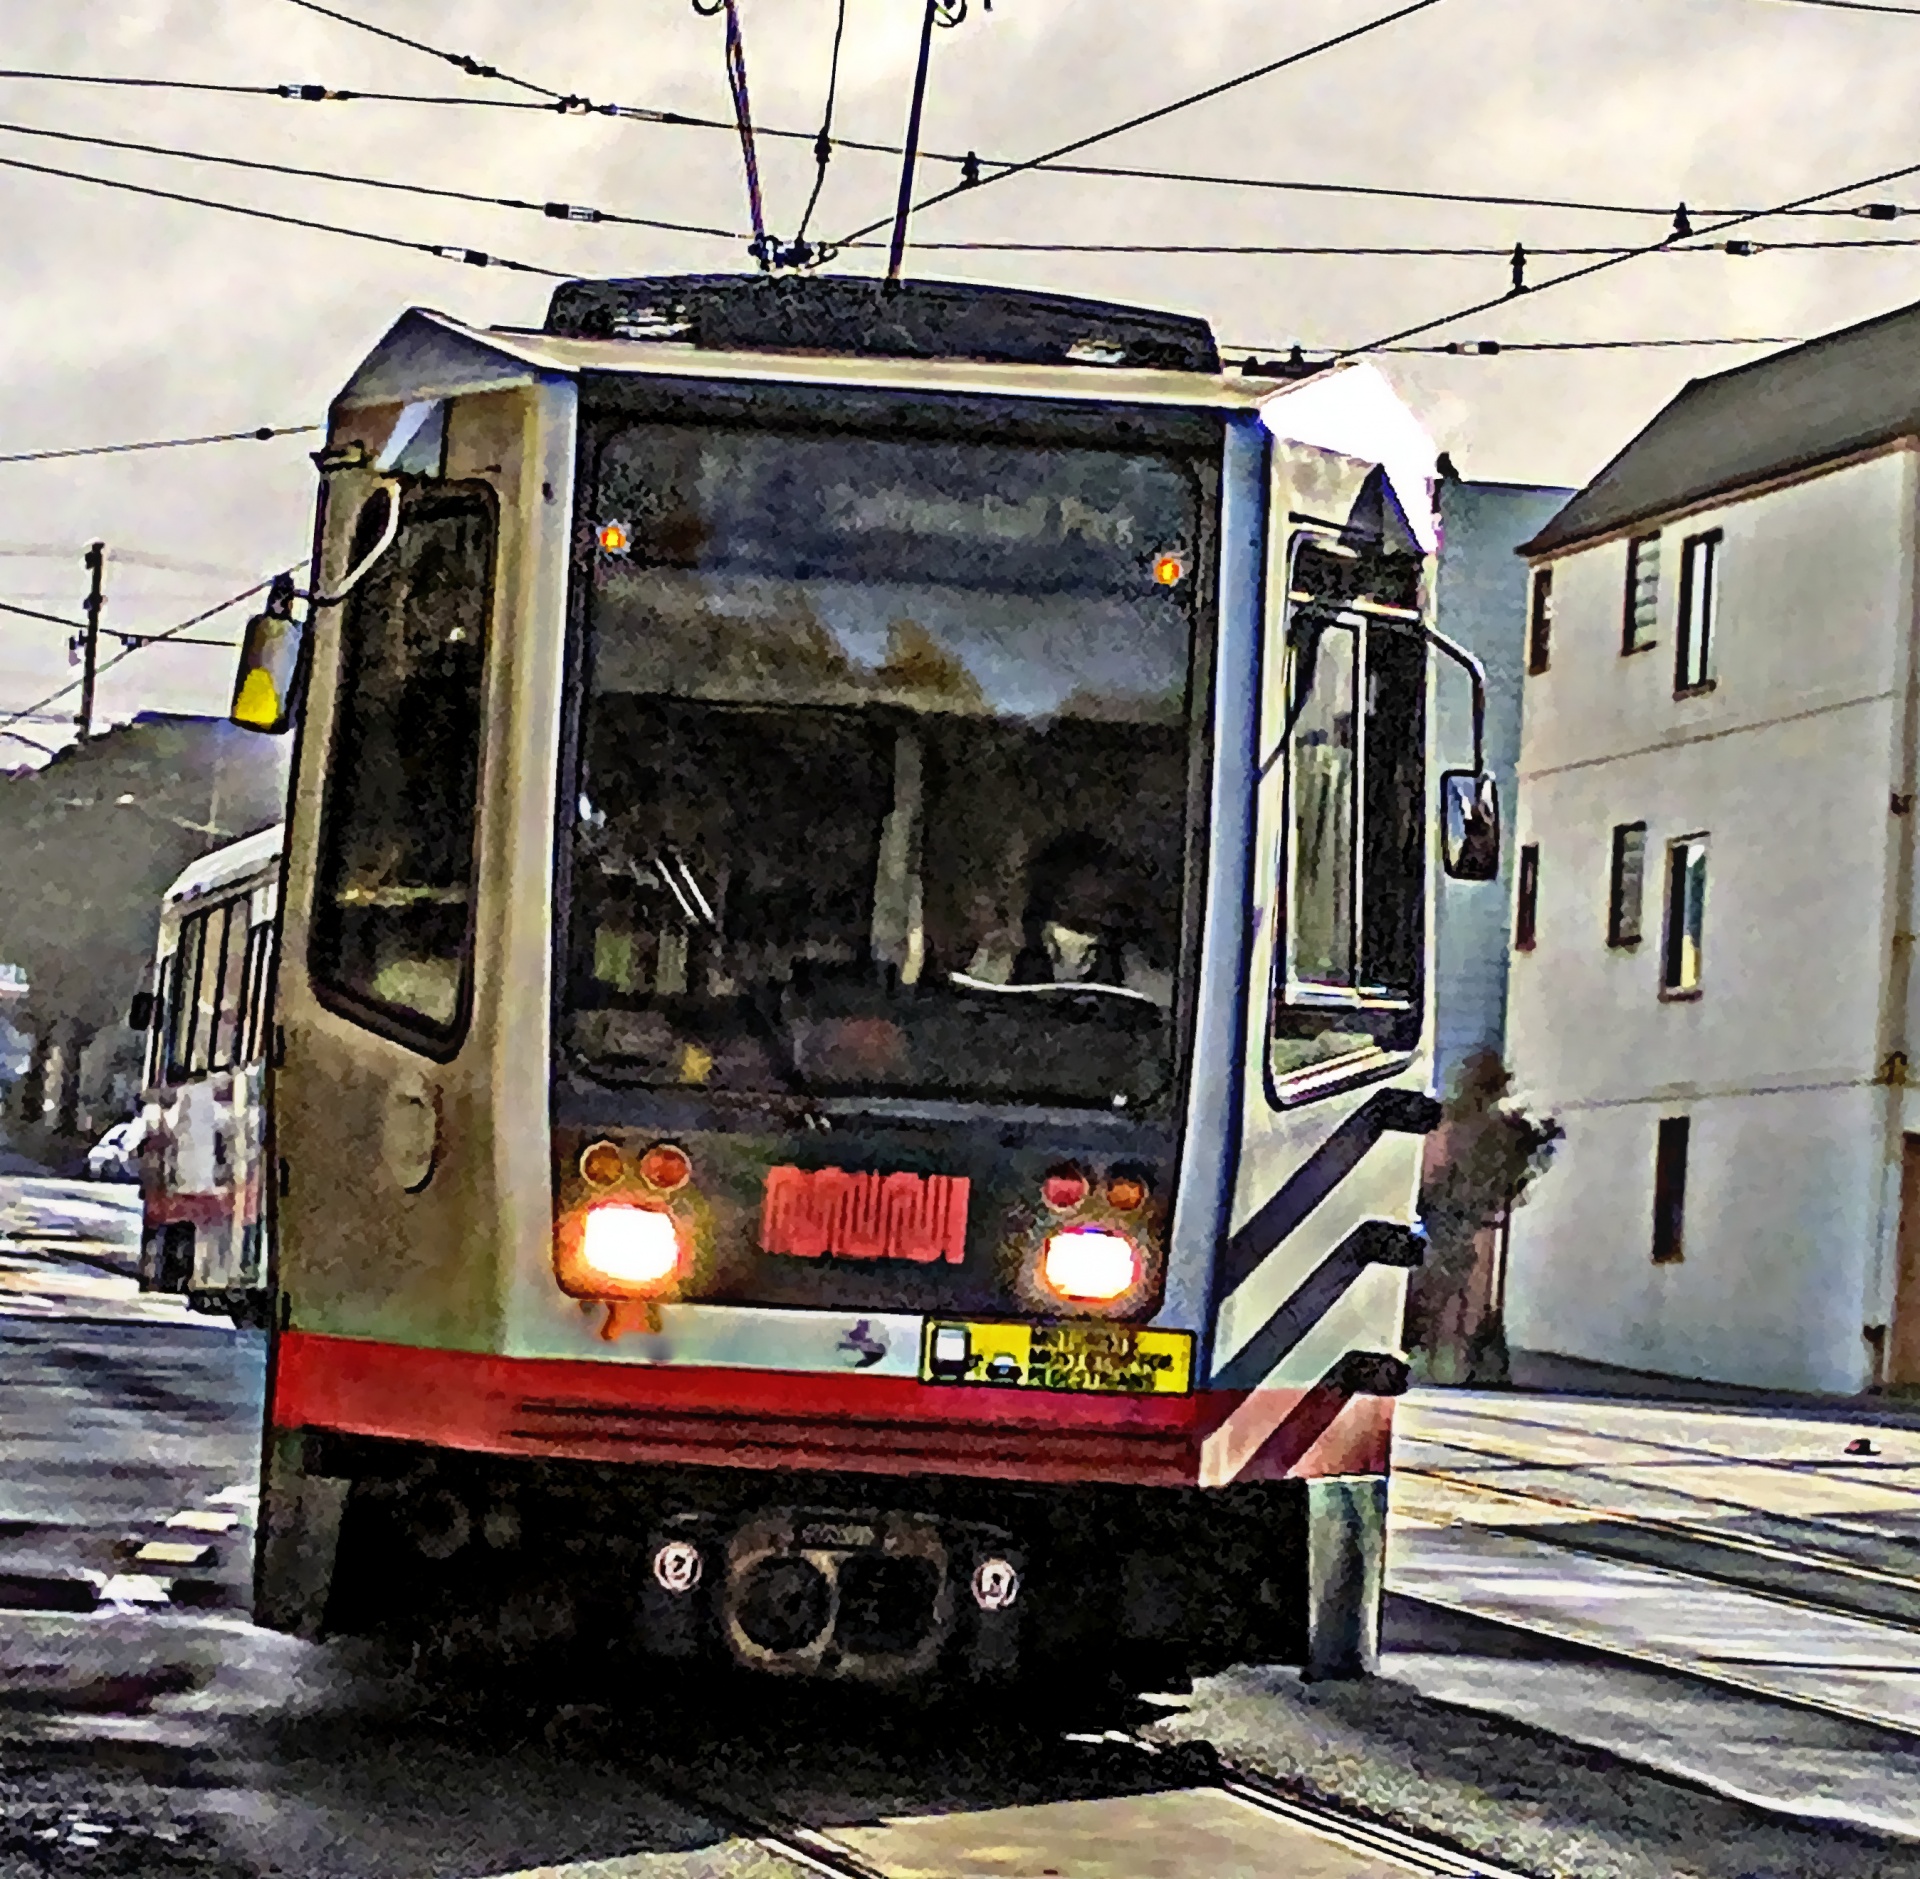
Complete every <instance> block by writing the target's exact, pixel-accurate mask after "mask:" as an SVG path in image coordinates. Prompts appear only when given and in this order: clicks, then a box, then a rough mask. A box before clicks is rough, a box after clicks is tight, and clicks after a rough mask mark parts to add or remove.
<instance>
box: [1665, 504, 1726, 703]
mask: <svg viewBox="0 0 1920 1879" xmlns="http://www.w3.org/2000/svg"><path fill="white" fill-rule="evenodd" d="M1719 573H1720V531H1719V530H1718V529H1713V530H1712V531H1710V532H1709V533H1707V534H1705V535H1692V536H1689V537H1688V538H1687V540H1686V542H1685V543H1684V544H1683V545H1682V547H1681V550H1680V631H1679V636H1678V639H1677V641H1676V643H1675V646H1674V660H1673V689H1674V690H1675V691H1676V692H1697V691H1704V690H1705V689H1706V688H1707V687H1708V686H1710V685H1711V684H1712V683H1713V630H1714V625H1715V620H1714V615H1715V614H1716V612H1717V611H1718V600H1719Z"/></svg>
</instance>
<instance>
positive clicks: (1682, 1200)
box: [1653, 1116, 1691, 1266]
mask: <svg viewBox="0 0 1920 1879" xmlns="http://www.w3.org/2000/svg"><path fill="white" fill-rule="evenodd" d="M1690 1122H1691V1118H1690V1117H1687V1116H1662V1117H1661V1118H1660V1139H1659V1142H1658V1145H1657V1146H1656V1147H1655V1149H1654V1152H1653V1263H1654V1264H1655V1265H1656V1266H1672V1265H1678V1264H1679V1262H1680V1260H1681V1258H1682V1257H1683V1256H1684V1249H1685V1246H1686V1231H1685V1229H1686V1218H1687V1135H1688V1131H1689V1124H1690Z"/></svg>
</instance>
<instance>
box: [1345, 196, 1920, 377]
mask: <svg viewBox="0 0 1920 1879" xmlns="http://www.w3.org/2000/svg"><path fill="white" fill-rule="evenodd" d="M1916 174H1920V163H1908V164H1903V165H1902V166H1901V167H1900V168H1899V169H1897V170H1883V171H1881V172H1879V173H1878V174H1877V175H1874V176H1867V177H1863V178H1861V179H1860V180H1859V181H1857V182H1851V183H1841V184H1838V185H1837V186H1836V187H1834V188H1832V189H1821V190H1816V191H1814V192H1813V193H1812V194H1811V195H1807V196H1800V197H1797V198H1795V199H1794V200H1793V201H1791V202H1786V203H1782V204H1780V205H1779V206H1778V208H1775V209H1755V210H1753V211H1751V212H1750V213H1747V214H1742V215H1736V216H1729V217H1727V218H1726V219H1724V220H1722V221H1719V222H1716V223H1714V224H1713V225H1712V226H1710V227H1707V228H1702V229H1699V230H1697V231H1696V233H1697V234H1698V235H1700V236H1702V237H1707V236H1713V235H1718V234H1722V233H1724V232H1725V231H1726V230H1727V229H1729V228H1737V227H1739V226H1741V225H1742V224H1743V223H1746V222H1757V221H1759V220H1761V219H1762V218H1763V217H1766V216H1770V215H1775V214H1779V213H1782V212H1784V211H1786V210H1789V209H1796V208H1805V207H1807V206H1809V205H1811V204H1814V203H1820V202H1830V201H1831V200H1832V199H1833V198H1834V197H1835V196H1848V195H1852V194H1853V193H1854V192H1855V191H1856V190H1860V189H1872V188H1875V187H1876V186H1878V185H1879V184H1881V183H1892V182H1898V181H1899V180H1900V179H1901V178H1903V177H1907V176H1913V175H1916ZM1671 246H1672V243H1671V242H1651V243H1649V244H1648V245H1647V246H1645V247H1643V248H1634V249H1630V250H1628V252H1627V253H1625V254H1617V255H1608V256H1606V257H1605V258H1604V259H1602V260H1598V261H1589V262H1588V263H1587V264H1586V265H1585V266H1584V267H1577V268H1569V269H1568V270H1567V271H1566V273H1564V274H1556V275H1554V276H1553V277H1552V278H1551V279H1549V280H1544V281H1537V282H1535V283H1534V284H1533V285H1532V286H1530V287H1527V288H1524V289H1518V290H1516V291H1514V292H1510V293H1506V294H1502V295H1500V296H1498V297H1497V298H1495V299H1490V300H1480V301H1476V302H1475V303H1474V304H1473V305H1472V306H1468V307H1458V308H1456V309H1455V310H1454V311H1453V312H1451V313H1442V314H1438V315H1436V316H1435V317H1434V318H1433V319H1430V320H1421V321H1419V322H1418V323H1417V324H1415V325H1413V326H1404V327H1402V328H1400V329H1399V331H1397V332H1392V333H1383V334H1382V335H1381V336H1380V337H1379V338H1378V339H1373V340H1369V341H1368V342H1367V343H1366V344H1365V345H1363V346H1350V347H1347V348H1346V349H1344V350H1343V351H1342V352H1340V353H1339V354H1337V355H1336V356H1337V357H1340V358H1352V357H1353V356H1355V355H1356V354H1358V353H1362V352H1379V351H1381V350H1382V349H1383V348H1385V347H1388V346H1392V345H1397V344H1398V343H1399V342H1400V341H1402V340H1406V339H1417V338H1419V336H1420V335H1421V334H1422V333H1430V332H1432V331H1433V330H1434V328H1435V327H1438V326H1450V325H1452V324H1453V322H1454V321H1455V320H1465V319H1471V318H1472V316H1473V315H1474V314H1476V313H1487V312H1490V311H1491V310H1492V309H1493V308H1495V307H1499V306H1505V305H1507V304H1508V303H1510V302H1511V301H1514V300H1517V299H1525V298H1531V297H1532V296H1533V295H1536V294H1541V293H1544V292H1546V290H1547V289H1548V288H1550V287H1564V286H1566V285H1567V283H1568V282H1570V281H1577V280H1584V279H1586V278H1587V276H1588V275H1590V274H1599V273H1603V272H1605V271H1606V270H1607V269H1608V268H1616V267H1621V266H1623V265H1624V264H1625V263H1627V262H1629V261H1636V260H1639V259H1640V258H1641V257H1643V256H1645V255H1649V254H1659V253H1660V252H1662V250H1664V249H1666V248H1669V247H1671Z"/></svg>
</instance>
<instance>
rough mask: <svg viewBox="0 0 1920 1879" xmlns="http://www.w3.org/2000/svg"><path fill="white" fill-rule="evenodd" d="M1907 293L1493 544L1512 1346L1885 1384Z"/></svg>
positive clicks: (1909, 745) (1891, 1275)
mask: <svg viewBox="0 0 1920 1879" xmlns="http://www.w3.org/2000/svg"><path fill="white" fill-rule="evenodd" d="M1917 453H1920V307H1916V308H1911V309H1907V310H1904V311H1901V312H1898V313H1894V314H1890V315H1887V316H1885V317H1883V318H1881V319H1878V320H1874V321H1870V322H1868V323H1867V324H1865V325H1862V326H1858V327H1854V328H1851V329H1849V330H1847V331H1844V332H1841V333H1836V334H1832V335H1829V336H1828V337H1826V338H1824V339H1820V340H1816V341H1813V342H1811V343H1810V344H1807V345H1803V346H1798V347H1795V348H1793V349H1792V350H1790V351H1787V352H1783V353H1779V354H1776V355H1774V356H1773V357H1771V358H1768V359H1764V360H1761V361H1759V362H1758V363H1756V364H1753V365H1748V366H1744V367H1741V368H1739V369H1737V370H1735V371H1731V372H1726V373H1722V374H1720V375H1718V376H1716V377H1713V378H1709V379H1703V380H1698V381H1695V382H1694V383H1693V384H1691V385H1689V386H1688V387H1687V388H1686V389H1685V390H1684V391H1683V392H1681V394H1680V395H1679V396H1678V397H1677V398H1676V399H1675V400H1674V401H1673V402H1672V403H1671V404H1670V405H1669V406H1668V407H1667V408H1666V409H1665V410H1664V411H1662V412H1661V413H1660V414H1659V416H1658V417H1656V418H1655V419H1654V421H1653V422H1652V423H1651V424H1650V425H1648V426H1647V428H1646V429H1645V430H1644V431H1642V432H1641V434H1640V435H1639V436H1638V437H1636V438H1635V439H1634V440H1633V442H1632V443H1630V444H1629V445H1628V446H1627V448H1626V449H1625V450H1624V451H1622V452H1621V454H1620V455H1619V456H1618V457H1617V458H1615V459H1614V461H1613V462H1612V463H1610V464H1609V465H1608V466H1607V467H1606V468H1605V469H1604V470H1603V471H1602V472H1601V473H1600V475H1599V476H1598V477H1596V478H1595V479H1594V481H1593V482H1592V483H1591V484H1590V485H1589V486H1588V487H1587V488H1586V489H1584V490H1582V491H1581V492H1580V493H1579V494H1578V495H1577V496H1575V498H1574V499H1573V500H1572V501H1571V502H1570V503H1569V504H1568V505H1567V506H1566V507H1565V508H1564V509H1563V510H1562V511H1561V512H1560V513H1559V515H1558V516H1556V517H1555V518H1554V520H1553V521H1552V522H1550V523H1549V524H1548V525H1547V527H1546V528H1545V529H1544V530H1542V531H1541V533H1540V534H1539V535H1538V536H1536V537H1535V538H1534V540H1533V541H1532V542H1531V543H1530V544H1528V547H1527V549H1526V550H1525V552H1526V553H1527V555H1528V559H1529V561H1530V564H1531V567H1532V570H1533V571H1532V582H1533V589H1532V596H1531V616H1530V619H1531V630H1530V638H1529V657H1528V667H1529V673H1528V679H1527V685H1526V701H1525V713H1524V728H1523V732H1522V739H1521V753H1520V764H1519V771H1520V790H1519V802H1518V808H1517V821H1518V828H1517V830H1516V841H1517V844H1518V849H1519V855H1518V865H1517V867H1516V869H1515V905H1514V934H1513V944H1514V947H1515V959H1514V964H1513V970H1512V976H1511V985H1510V994H1509V998H1510V1003H1509V1031H1508V1040H1509V1052H1510V1056H1511V1059H1512V1062H1513V1065H1514V1068H1515V1070H1516V1072H1517V1076H1518V1080H1519V1084H1520V1089H1521V1093H1522V1094H1523V1096H1524V1098H1525V1099H1526V1100H1527V1101H1528V1102H1529V1103H1530V1104H1531V1105H1532V1106H1534V1107H1535V1108H1537V1109H1540V1110H1544V1111H1546V1112H1548V1113H1551V1114H1554V1115H1556V1116H1558V1117H1559V1119H1560V1120H1561V1121H1562V1123H1563V1124H1564V1125H1565V1128H1566V1131H1567V1133H1566V1140H1565V1142H1564V1143H1563V1144H1562V1146H1561V1150H1560V1153H1559V1156H1558V1158H1557V1160H1556V1163H1555V1165H1554V1167H1553V1169H1552V1171H1551V1172H1550V1174H1549V1175H1548V1176H1547V1177H1546V1178H1545V1179H1544V1180H1543V1181H1542V1182H1541V1183H1540V1184H1539V1186H1538V1188H1537V1189H1536V1190H1535V1195H1534V1198H1532V1199H1531V1200H1530V1201H1529V1203H1528V1204H1527V1205H1526V1206H1525V1207H1524V1208H1522V1209H1521V1210H1520V1212H1519V1213H1518V1214H1517V1215H1516V1217H1515V1221H1514V1229H1513V1243H1512V1252H1511V1266H1510V1273H1509V1294H1508V1314H1509V1317H1508V1331H1509V1336H1510V1338H1511V1340H1512V1342H1513V1343H1514V1344H1515V1345H1516V1346H1520V1347H1524V1348H1528V1349H1533V1350H1540V1351H1551V1352H1557V1353H1561V1354H1564V1355H1569V1356H1574V1357H1580V1358H1586V1359H1589V1360H1594V1361H1599V1362H1604V1363H1609V1364H1616V1365H1623V1366H1626V1367H1629V1368H1633V1369H1638V1370H1644V1371H1653V1372H1661V1373H1665V1374H1670V1375H1677V1376H1684V1377H1695V1378H1707V1379H1717V1380H1722V1381H1730V1382H1739V1383H1751V1384H1763V1385H1769V1386H1774V1387H1782V1388H1793V1389H1805V1390H1822V1391H1843V1392H1846V1391H1856V1390H1861V1389H1864V1388H1868V1387H1871V1386H1873V1385H1875V1384H1878V1383H1887V1382H1895V1383H1906V1384H1920V1066H1916V1065H1915V1058H1916V1055H1920V1007H1917V1005H1916V990H1917V988H1916V987H1915V984H1914V980H1913V973H1912V966H1911V955H1912V951H1913V935H1914V933H1915V931H1916V930H1917V929H1920V895H1917V890H1916V881H1915V852H1914V851H1915V842H1916V837H1917V836H1920V827H1917V825H1920V809H1917V808H1916V793H1917V792H1920V749H1917V747H1920V666H1917V665H1916V660H1915V651H1916V646H1915V636H1916V627H1917V624H1920V622H1917V621H1916V592H1917V591H1920V560H1917V558H1916V534H1917V533H1920V454H1917Z"/></svg>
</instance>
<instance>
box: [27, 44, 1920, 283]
mask: <svg viewBox="0 0 1920 1879" xmlns="http://www.w3.org/2000/svg"><path fill="white" fill-rule="evenodd" d="M0 79H20V80H25V81H35V82H45V83H53V84H74V85H128V86H140V87H145V88H148V89H153V90H162V91H166V90H177V91H206V92H219V93H227V94H231V95H241V96H247V97H264V98H281V99H296V100H304V101H308V102H314V103H319V102H325V103H330V104H331V103H375V104H424V105H456V106H457V105H470V106H473V107H475V108H477V109H482V110H504V111H552V110H558V109H560V108H561V107H562V106H565V107H566V109H567V110H568V112H569V113H570V114H580V115H588V114H590V115H595V116H601V117H614V118H622V119H627V120H630V121H633V122H636V123H645V124H659V125H663V126H665V127H667V128H669V129H675V130H710V131H726V132H728V133H735V132H736V126H735V125H734V124H733V123H732V122H731V121H730V120H728V119H725V118H716V117H700V116H697V115H695V114H693V113H691V112H686V111H656V110H652V109H650V108H648V107H646V106H642V105H629V104H594V103H592V102H591V101H590V100H585V99H579V98H572V97H564V98H560V99H558V100H557V101H556V102H555V103H554V104H535V103H532V102H530V101H529V100H526V99H518V98H476V97H436V96H428V95H423V94H420V93H416V92H396V91H346V90H335V89H332V88H330V87H328V86H325V85H222V84H207V83H201V82H196V81H194V80H190V79H173V78H124V77H111V76H102V75H96V74H88V73H79V72H42V71H27V70H16V69H4V68H0ZM754 135H755V136H756V137H774V138H781V139H785V140H788V141H793V142H801V143H810V144H815V145H816V146H817V144H818V142H819V137H820V133H819V132H818V131H808V130H793V129H790V128H787V127H784V126H779V125H769V124H759V123H756V124H755V125H754ZM831 141H832V147H833V148H834V149H836V150H856V151H859V152H860V153H862V154H863V155H871V156H887V157H897V156H899V155H900V154H901V146H900V145H899V144H890V143H878V142H875V141H873V140H872V139H870V138H860V137H835V138H833V139H832V140H831ZM130 147H132V148H139V147H140V146H130ZM224 160H225V161H228V162H238V161H240V159H237V158H228V159H224ZM921 161H923V162H929V163H951V164H954V165H955V166H957V167H958V168H959V169H960V170H961V171H962V172H963V174H967V173H972V174H975V175H976V176H977V177H978V179H979V180H980V181H985V180H987V179H988V178H989V176H991V175H999V174H1002V173H1005V174H1014V173H1017V172H1021V171H1029V170H1031V171H1050V172H1052V173H1054V174H1057V175H1061V176H1097V177H1101V178H1105V179H1108V180H1112V181H1117V182H1148V183H1183V184H1192V185H1195V186H1198V187H1203V188H1215V189H1259V190H1268V191H1277V192H1280V193H1285V194H1302V195H1324V196H1360V197H1369V198H1377V199H1379V200H1382V201H1390V202H1437V203H1452V204H1458V205H1460V206H1462V207H1466V208H1483V207H1484V208H1493V209H1565V210H1567V211H1569V212H1570V213H1574V214H1585V215H1633V216H1658V217H1660V218H1661V219H1662V220H1666V219H1668V218H1670V217H1671V216H1672V214H1673V210H1672V209H1671V208H1668V207H1663V206H1661V205H1658V204H1654V203H1645V202H1593V201H1586V200H1582V199H1580V198H1578V197H1568V196H1526V195H1511V194H1501V193H1495V192H1489V191H1480V190H1458V189H1410V188H1404V187H1400V186H1397V185H1392V184H1386V183H1329V182H1318V181H1308V180H1303V179H1300V178H1293V177H1269V176H1235V175H1230V174H1221V173H1218V172H1212V171H1204V170H1175V169H1159V168H1153V167H1135V166H1128V165H1124V164H1111V163H1067V162H1059V161H1055V160H1054V159H1051V158H1048V157H1034V158H1031V159H1026V160H1019V159H1014V158H1010V157H990V156H982V155H981V154H980V153H979V152H978V151H967V152H965V153H960V152H955V151H948V150H923V151H922V152H921ZM260 167H262V168H271V167H274V166H271V165H265V164H263V165H261V166H260ZM288 174H291V175H309V174H311V175H314V176H319V177H325V176H326V174H327V173H326V172H324V171H311V172H309V171H302V170H292V169H289V170H288ZM343 180H351V179H343ZM385 186H386V187H393V188H399V187H405V185H399V184H392V185H385ZM969 186H971V185H969ZM443 193H447V194H450V195H451V194H454V193H456V192H452V191H448V192H443ZM481 200H488V201H492V200H496V199H495V198H481ZM504 206H510V207H518V206H521V205H519V204H505V205H504ZM539 206H540V207H541V208H542V209H543V210H544V208H545V205H544V204H542V205H539ZM1694 213H1696V214H1699V215H1706V216H1722V215H1742V214H1747V213H1753V212H1752V211H1748V210H1744V209H1737V208H1703V209H1698V210H1696V211H1694ZM1771 213H1775V214H1794V215H1806V216H1855V217H1865V218H1866V219H1868V220H1870V221H1892V220H1894V219H1895V218H1896V217H1897V216H1902V215H1913V214H1920V209H1916V208H1915V207H1913V206H1910V205H1903V204H1896V203H1890V202H1879V203H1861V204H1857V205H1854V206H1851V207H1847V208H1809V209H1798V210H1775V211H1771ZM604 219H606V220H613V219H615V218H613V217H611V216H607V217H605V218H604ZM636 219H637V218H636ZM639 225H640V226H642V227H655V226H659V227H664V228H667V229H668V230H669V231H670V232H683V233H687V234H713V235H716V236H724V237H725V238H726V239H728V240H740V239H744V237H742V236H740V235H739V234H738V233H737V232H736V231H733V230H720V229H706V228H693V227H687V228H684V229H682V228H681V227H680V225H678V224H673V223H660V224H656V223H652V222H646V221H641V222H640V223H639ZM838 245H839V246H847V245H848V244H846V243H841V244H838ZM914 245H915V246H916V247H928V246H931V245H932V244H931V243H926V242H916V243H915V244H914Z"/></svg>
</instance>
